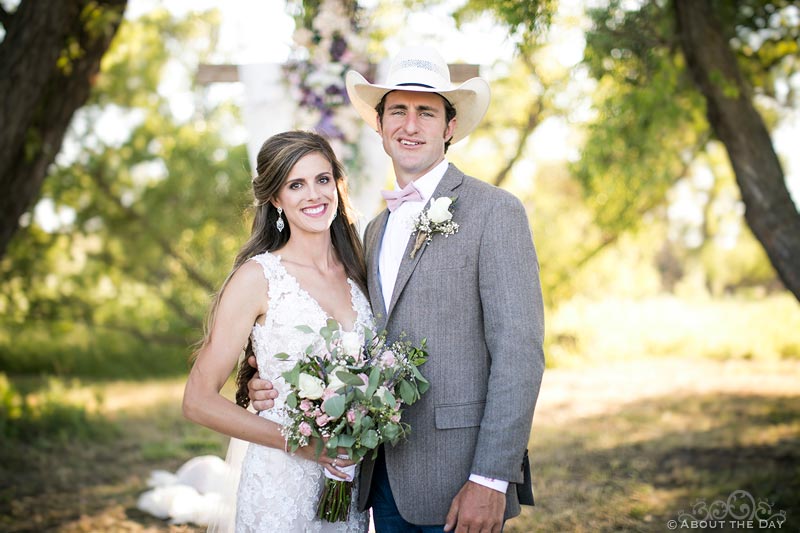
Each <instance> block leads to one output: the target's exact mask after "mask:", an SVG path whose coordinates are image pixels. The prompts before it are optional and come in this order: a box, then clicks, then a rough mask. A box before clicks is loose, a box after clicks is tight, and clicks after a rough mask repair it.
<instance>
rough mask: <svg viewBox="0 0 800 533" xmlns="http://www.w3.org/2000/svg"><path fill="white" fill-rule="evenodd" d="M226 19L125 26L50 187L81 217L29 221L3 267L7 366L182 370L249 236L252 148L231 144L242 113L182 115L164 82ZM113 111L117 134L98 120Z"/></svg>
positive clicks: (61, 371)
mask: <svg viewBox="0 0 800 533" xmlns="http://www.w3.org/2000/svg"><path fill="white" fill-rule="evenodd" d="M218 22H219V21H218V14H216V13H215V12H207V13H199V14H193V15H190V16H188V17H187V18H186V19H184V20H177V19H175V18H173V17H172V16H171V15H170V14H169V13H167V12H166V11H164V10H156V11H154V12H151V13H149V14H147V15H145V16H143V17H142V18H141V19H139V20H136V21H126V22H125V23H124V24H123V25H122V27H121V29H120V33H119V35H118V38H117V39H116V40H115V41H114V43H113V45H112V48H111V50H110V51H109V52H108V54H107V55H106V56H105V58H104V60H103V65H102V73H101V74H100V76H98V79H97V80H96V84H95V88H94V92H93V94H92V97H91V100H90V102H89V104H88V105H87V106H86V107H85V108H84V109H83V110H82V111H81V114H80V116H79V117H78V118H77V119H76V120H75V122H74V125H73V128H72V131H71V132H70V135H69V137H68V139H67V140H66V142H65V149H64V150H63V152H62V154H61V156H60V157H59V159H58V161H57V163H56V164H55V165H54V167H53V168H52V170H51V173H50V177H49V178H48V180H47V181H46V184H45V187H44V189H43V191H42V198H43V199H49V200H51V201H52V204H53V205H55V206H58V208H59V209H63V208H69V209H70V210H72V211H73V212H74V214H75V217H74V220H72V221H71V222H68V223H66V224H62V225H61V227H59V228H57V229H56V230H55V231H46V230H45V229H44V228H42V227H41V226H40V225H39V224H38V223H37V221H36V219H34V218H29V219H28V220H27V224H26V227H25V228H24V229H23V230H22V231H21V232H20V234H19V235H18V236H17V237H16V239H15V240H14V242H13V244H12V246H11V248H10V250H9V253H8V254H7V256H6V257H5V258H4V259H3V260H2V263H0V272H2V274H0V279H2V282H0V287H2V289H0V316H2V319H0V320H2V322H1V323H0V369H2V370H4V371H7V372H10V373H15V374H17V373H23V374H29V373H42V372H43V373H48V374H51V373H52V374H57V375H83V376H96V377H99V376H102V377H137V376H138V377H141V376H147V375H158V374H165V373H175V372H182V371H184V370H185V369H186V367H187V366H186V360H187V357H188V352H189V348H188V347H189V345H190V344H191V343H192V342H194V341H195V340H196V339H198V338H199V337H200V335H201V333H202V324H203V319H204V315H205V313H206V308H207V306H208V302H209V297H210V295H211V294H212V293H213V292H214V291H215V290H216V287H217V286H218V285H219V284H220V282H221V280H222V279H224V277H225V275H226V273H227V270H228V269H229V268H230V263H231V261H232V258H233V256H234V254H235V252H236V250H237V249H238V247H239V245H240V242H242V239H243V238H244V236H245V226H244V224H243V221H242V217H241V215H242V213H243V212H244V210H245V207H246V206H247V204H248V202H249V201H250V200H249V198H248V188H249V176H250V171H249V168H248V167H249V164H248V160H247V154H246V149H245V147H244V146H243V145H231V144H230V143H229V141H228V140H227V139H226V134H225V130H226V128H229V127H230V126H231V124H235V123H236V121H237V120H238V117H237V113H238V110H237V109H235V108H233V107H232V106H230V105H218V106H215V107H209V106H205V107H204V108H202V109H201V110H200V111H202V113H201V114H199V113H198V115H196V116H192V117H190V118H189V119H188V120H182V121H181V120H178V119H176V118H175V116H174V114H173V113H172V112H171V110H170V107H169V102H168V100H167V98H166V97H165V96H164V95H163V94H162V92H161V91H160V90H159V85H160V84H161V83H163V82H164V80H165V79H166V78H167V76H169V75H170V70H173V71H174V70H175V69H178V68H180V66H179V65H176V64H175V62H176V61H177V62H179V61H181V60H182V61H186V62H187V67H188V66H190V65H192V66H191V67H190V68H194V66H193V65H196V63H197V62H198V60H200V59H202V57H203V56H204V55H207V54H208V53H210V51H211V50H212V49H213V46H214V42H213V41H212V40H211V39H210V38H209V36H213V35H214V33H215V31H214V29H215V27H216V25H217V24H218ZM173 74H174V72H173ZM109 113H111V114H112V116H113V117H115V118H114V119H112V120H116V122H117V124H113V125H112V129H113V130H114V131H112V132H111V133H113V135H109V132H107V131H106V132H101V131H98V129H97V125H98V124H99V123H100V120H101V117H103V116H104V115H108V114H109ZM105 124H106V125H107V124H108V120H107V119H106V120H105ZM106 127H108V126H106ZM109 138H112V140H111V141H110V140H109ZM118 139H122V140H121V141H119V140H118ZM115 140H116V142H115Z"/></svg>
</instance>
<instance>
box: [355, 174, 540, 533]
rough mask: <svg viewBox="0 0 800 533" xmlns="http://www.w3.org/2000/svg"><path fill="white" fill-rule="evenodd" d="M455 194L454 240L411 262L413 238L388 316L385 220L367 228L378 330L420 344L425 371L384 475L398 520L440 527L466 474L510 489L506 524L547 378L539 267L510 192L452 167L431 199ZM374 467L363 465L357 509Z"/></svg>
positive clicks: (514, 507)
mask: <svg viewBox="0 0 800 533" xmlns="http://www.w3.org/2000/svg"><path fill="white" fill-rule="evenodd" d="M440 196H450V197H454V196H457V197H458V199H457V201H456V202H455V203H454V204H453V220H454V221H455V222H457V223H458V224H459V230H458V232H457V233H456V234H455V235H451V236H448V237H445V236H443V235H434V236H433V240H432V242H431V243H430V245H428V246H427V247H423V248H422V249H421V250H420V251H419V252H418V253H417V254H416V256H415V258H414V259H410V258H409V253H410V251H411V248H412V246H413V242H414V236H413V235H412V237H411V239H410V240H409V243H408V247H407V248H406V252H405V255H404V256H403V260H402V263H401V265H400V271H399V273H398V276H397V282H396V284H395V288H394V293H393V295H392V301H391V302H390V303H389V306H388V311H387V312H385V313H384V309H387V306H385V305H384V302H383V296H382V292H381V288H380V280H379V279H378V253H379V251H380V250H379V247H380V243H381V239H382V237H383V231H384V228H385V225H386V221H387V219H388V216H389V212H388V210H384V211H383V212H382V213H381V214H379V215H378V216H377V217H376V218H375V219H373V220H372V221H371V222H370V223H369V225H368V226H367V230H366V234H365V245H366V255H367V272H368V285H369V296H370V300H371V302H372V308H373V311H374V312H375V314H376V318H377V322H378V326H379V328H385V329H386V330H387V332H388V335H389V338H390V339H394V338H397V337H398V336H399V335H400V334H401V333H405V334H406V335H408V338H409V339H411V340H412V341H414V342H417V341H419V340H420V339H422V338H427V339H428V353H429V359H428V362H427V363H425V365H424V366H423V367H422V369H421V370H422V372H423V374H424V375H425V377H426V378H427V379H428V380H429V381H430V384H431V387H430V390H429V391H428V392H427V393H426V394H425V395H423V397H422V399H421V400H420V401H418V402H417V403H415V404H414V405H412V406H410V407H408V408H407V409H406V410H405V413H404V415H403V420H404V421H405V422H408V423H409V424H411V433H410V435H409V439H408V440H407V441H405V442H402V443H400V444H398V445H397V446H395V447H392V446H386V447H385V454H386V467H387V471H388V475H389V480H390V484H391V487H392V493H393V494H394V498H395V501H396V503H397V507H398V510H399V511H400V514H401V515H402V516H403V518H405V519H406V520H407V521H409V522H411V523H415V524H420V525H429V524H444V523H445V517H446V515H447V512H448V510H449V508H450V504H451V502H452V500H453V498H454V497H455V495H456V494H457V493H458V491H459V490H460V489H461V487H462V486H463V485H464V483H465V482H466V481H467V479H468V477H469V475H470V473H474V474H479V475H482V476H486V477H490V478H497V479H504V480H508V481H510V482H511V484H510V485H509V488H508V492H507V497H506V518H510V517H512V516H516V515H517V514H519V500H518V497H517V490H516V486H515V484H520V483H523V471H522V461H523V456H524V454H525V452H526V447H527V443H528V439H529V436H530V430H531V421H532V418H533V410H534V407H535V405H536V398H537V396H538V394H539V385H540V383H541V379H542V373H543V371H544V354H543V351H542V341H543V336H544V312H543V306H542V297H541V288H540V284H539V265H538V260H537V257H536V251H535V249H534V246H533V240H532V237H531V233H530V229H529V225H528V219H527V215H526V213H525V209H524V208H523V206H522V203H521V202H520V201H519V200H518V199H517V198H516V197H514V196H513V195H511V194H509V193H508V192H505V191H503V190H501V189H498V188H496V187H493V186H491V185H488V184H486V183H484V182H482V181H479V180H476V179H475V178H471V177H469V176H465V175H464V174H463V173H462V172H461V171H460V170H458V169H457V168H456V167H455V166H453V165H452V164H451V165H450V166H449V168H448V169H447V172H446V173H445V175H444V177H443V178H442V180H441V182H440V183H439V185H438V187H437V188H436V191H435V192H434V194H433V198H438V197H440ZM372 470H373V463H372V462H371V461H365V462H364V463H363V464H362V467H361V478H360V482H361V485H360V491H359V493H360V494H359V506H360V507H361V508H362V509H364V508H365V507H366V506H367V504H368V495H369V490H370V485H371V481H372Z"/></svg>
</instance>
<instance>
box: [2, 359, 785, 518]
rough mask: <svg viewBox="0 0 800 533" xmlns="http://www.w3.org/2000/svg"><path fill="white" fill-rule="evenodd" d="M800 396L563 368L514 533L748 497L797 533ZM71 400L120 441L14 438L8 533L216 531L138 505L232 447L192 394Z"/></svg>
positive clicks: (739, 380)
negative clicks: (186, 397) (191, 407)
mask: <svg viewBox="0 0 800 533" xmlns="http://www.w3.org/2000/svg"><path fill="white" fill-rule="evenodd" d="M797 383H800V363H798V362H797V361H793V360H789V361H787V360H779V361H747V360H739V361H729V362H719V361H714V360H709V359H705V360H701V361H695V360H688V359H681V358H651V359H643V360H639V361H637V362H635V363H631V362H620V363H613V364H607V365H601V366H586V367H584V368H581V369H556V370H548V371H547V372H546V374H545V381H544V383H543V386H542V393H541V396H540V400H539V405H538V406H537V413H536V418H535V420H534V431H533V435H532V439H531V444H530V448H531V458H532V468H533V474H534V486H535V491H536V498H537V506H536V507H535V508H524V511H523V514H522V515H521V516H520V517H517V518H515V519H513V520H512V521H510V522H509V523H508V525H507V527H506V531H507V532H510V533H522V532H525V533H527V532H539V531H541V532H553V531H570V532H573V531H574V532H590V531H591V532H598V531H600V532H602V531H609V532H610V531H647V532H649V531H667V528H666V526H665V525H666V523H667V520H669V519H673V518H675V517H677V516H678V515H679V513H680V512H681V511H690V510H691V508H692V507H693V505H694V504H695V503H696V502H697V501H698V500H700V499H704V500H705V501H706V502H708V503H709V504H710V503H711V502H713V501H716V500H725V499H727V498H728V496H729V495H730V494H732V493H733V492H734V491H736V490H746V491H748V492H749V493H750V494H751V495H752V496H753V497H754V498H755V499H756V500H758V499H765V500H768V501H769V502H770V503H771V504H772V506H773V509H774V510H775V511H778V510H784V511H786V513H787V523H786V524H785V526H786V527H784V528H783V529H784V530H785V529H789V530H796V529H797V526H798V524H800V386H798V385H797ZM34 385H35V384H33V383H30V382H28V383H25V386H27V387H29V388H30V390H33V391H35V392H33V393H32V394H34V397H31V398H30V400H31V401H33V400H38V396H36V395H40V396H41V395H45V394H46V390H47V387H35V386H34ZM62 386H63V387H64V388H63V389H62V391H61V396H62V397H63V398H65V400H67V401H79V399H83V401H85V402H86V406H87V407H86V409H87V411H91V412H93V413H95V415H96V416H99V417H101V418H102V419H103V420H104V421H105V423H106V424H109V425H110V426H111V427H113V428H114V430H113V431H111V432H110V433H101V434H100V436H99V437H98V436H96V435H92V434H88V433H87V434H85V435H84V436H80V437H78V438H77V440H70V439H68V440H59V439H55V440H47V439H45V440H42V439H39V438H38V437H37V439H35V440H34V441H33V442H23V441H21V440H19V439H17V438H14V439H8V440H6V442H4V445H3V447H2V449H1V451H0V480H2V481H0V530H2V531H7V532H9V533H22V532H34V531H36V532H39V531H57V532H68V533H73V532H89V531H131V532H143V531H168V532H186V531H191V532H195V531H204V530H205V528H201V527H197V526H191V525H182V526H178V525H169V524H167V523H166V522H164V521H162V520H158V519H156V518H153V517H151V516H148V515H145V514H144V513H141V512H139V511H138V510H137V509H136V507H135V505H136V500H137V498H138V496H139V495H140V494H141V493H142V492H143V491H145V490H146V489H147V487H146V479H147V477H148V476H149V474H150V471H151V470H154V469H166V470H169V471H175V470H176V469H177V467H178V466H180V465H181V464H182V463H183V462H185V461H186V460H188V459H189V458H191V457H194V456H196V455H199V454H205V453H214V454H218V455H223V454H224V446H225V443H226V439H225V438H223V437H221V436H219V435H216V434H215V433H213V432H211V431H207V430H205V429H203V428H200V427H197V426H195V425H193V424H191V423H188V422H186V421H184V420H183V419H182V417H181V414H180V396H181V392H182V386H183V380H182V379H159V380H148V381H143V382H127V381H126V382H70V383H68V384H66V385H62ZM36 391H38V392H36ZM98 398H99V399H98ZM92 402H99V403H95V404H93V403H92ZM790 526H791V527H790ZM723 531H724V529H723Z"/></svg>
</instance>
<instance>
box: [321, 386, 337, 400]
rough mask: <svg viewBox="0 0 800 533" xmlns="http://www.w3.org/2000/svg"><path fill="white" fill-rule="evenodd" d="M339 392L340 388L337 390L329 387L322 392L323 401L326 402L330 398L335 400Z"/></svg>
mask: <svg viewBox="0 0 800 533" xmlns="http://www.w3.org/2000/svg"><path fill="white" fill-rule="evenodd" d="M337 390H339V389H338V387H337V388H334V387H328V388H327V389H325V390H324V391H322V401H323V402H324V401H325V400H327V399H328V398H333V397H334V396H336V391H337Z"/></svg>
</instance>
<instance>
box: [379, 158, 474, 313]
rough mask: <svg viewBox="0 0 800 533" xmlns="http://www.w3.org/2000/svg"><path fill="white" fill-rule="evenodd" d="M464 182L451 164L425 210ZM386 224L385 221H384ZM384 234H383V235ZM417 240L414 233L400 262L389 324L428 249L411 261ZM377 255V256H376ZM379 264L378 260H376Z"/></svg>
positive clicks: (419, 252)
mask: <svg viewBox="0 0 800 533" xmlns="http://www.w3.org/2000/svg"><path fill="white" fill-rule="evenodd" d="M462 181H464V174H463V173H462V172H461V171H460V170H458V169H457V168H456V167H455V166H453V164H452V163H451V164H450V165H449V166H448V167H447V171H446V172H445V173H444V176H442V179H441V181H439V185H437V186H436V190H435V191H433V195H431V197H430V199H429V200H428V203H427V204H425V207H424V209H427V208H428V206H429V205H430V203H431V200H433V199H434V198H439V197H440V196H453V194H452V191H453V190H454V189H456V188H457V187H458V186H459V185H461V182H462ZM384 224H385V221H384ZM382 233H383V232H381V234H382ZM416 238H417V233H416V232H413V233H412V234H411V237H409V239H408V243H407V244H406V251H405V252H404V253H403V259H402V260H401V261H400V270H399V271H398V272H397V281H396V282H395V285H394V291H392V301H391V302H390V303H389V307H388V309H387V311H386V321H387V322H388V320H389V317H390V316H391V315H392V311H393V310H394V306H395V305H396V304H397V300H398V298H400V294H401V293H402V292H403V289H404V288H405V287H406V284H407V283H408V280H409V279H410V278H411V274H412V273H413V272H414V269H415V268H416V267H417V265H418V264H419V260H420V258H421V257H422V254H424V253H425V249H426V248H428V247H427V246H426V245H425V244H423V245H422V248H420V249H419V250H417V253H416V255H415V256H414V259H411V250H413V248H414V243H415V241H416ZM376 255H377V254H376ZM376 264H377V259H376ZM382 301H383V296H381V302H382Z"/></svg>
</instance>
